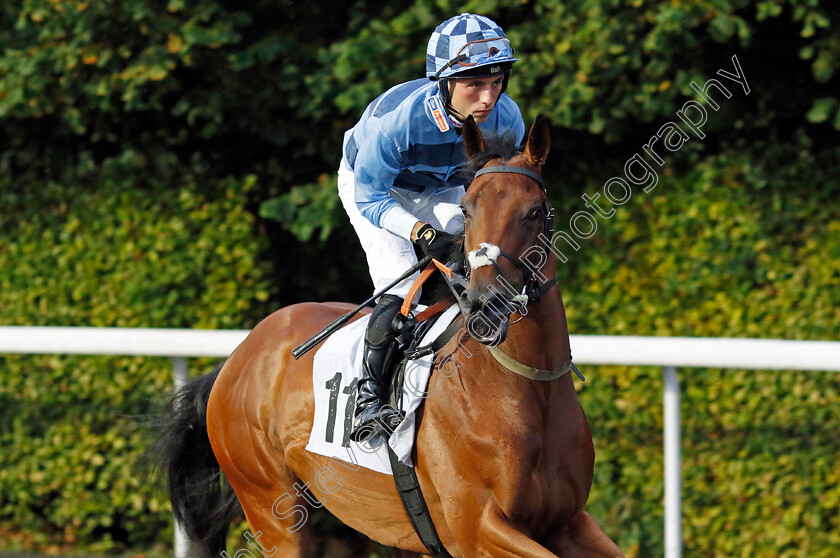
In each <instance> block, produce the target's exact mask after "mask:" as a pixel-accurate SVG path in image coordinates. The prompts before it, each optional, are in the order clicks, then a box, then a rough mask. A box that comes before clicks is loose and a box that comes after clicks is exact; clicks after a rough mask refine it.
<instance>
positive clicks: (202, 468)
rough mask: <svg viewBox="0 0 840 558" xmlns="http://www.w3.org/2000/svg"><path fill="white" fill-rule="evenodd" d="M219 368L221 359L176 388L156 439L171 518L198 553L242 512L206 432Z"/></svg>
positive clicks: (221, 545) (207, 551) (220, 539)
mask: <svg viewBox="0 0 840 558" xmlns="http://www.w3.org/2000/svg"><path fill="white" fill-rule="evenodd" d="M220 370H221V365H219V366H218V367H217V368H216V369H215V370H213V372H211V373H210V374H206V375H204V376H201V377H200V378H196V379H195V380H192V381H191V382H189V383H187V384H186V385H184V386H183V387H181V388H180V389H178V390H177V391H176V393H175V396H174V398H173V399H172V403H171V405H170V407H169V409H168V411H167V413H166V415H165V417H164V418H163V420H162V424H161V425H160V434H159V437H158V440H157V442H156V444H155V446H156V449H157V454H158V455H159V462H158V465H159V466H160V469H161V471H163V472H165V473H166V475H167V477H168V481H169V482H168V484H169V500H170V502H172V511H173V512H174V514H175V519H177V521H178V523H179V524H180V525H181V527H182V528H183V529H184V531H185V532H186V533H187V536H188V537H189V538H190V540H192V541H193V542H194V543H195V544H196V546H197V547H198V548H197V550H198V554H199V556H201V557H202V558H204V557H207V558H209V557H211V556H212V557H217V556H219V554H220V552H221V551H223V550H225V539H226V538H227V533H228V527H229V525H230V523H231V522H232V521H234V520H236V519H238V518H240V517H242V515H243V511H242V506H241V504H240V503H239V500H237V498H236V494H234V492H233V489H232V488H231V486H230V484H228V482H227V479H225V477H224V474H223V473H222V470H221V468H220V467H219V462H218V461H216V456H215V455H213V449H212V448H211V447H210V438H209V437H208V436H207V401H208V400H209V398H210V390H211V389H212V388H213V383H214V382H215V381H216V378H217V377H218V376H219V371H220Z"/></svg>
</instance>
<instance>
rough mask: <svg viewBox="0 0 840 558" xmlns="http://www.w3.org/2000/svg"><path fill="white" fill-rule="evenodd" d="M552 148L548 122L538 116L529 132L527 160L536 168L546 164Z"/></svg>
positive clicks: (541, 116) (526, 149) (526, 148)
mask: <svg viewBox="0 0 840 558" xmlns="http://www.w3.org/2000/svg"><path fill="white" fill-rule="evenodd" d="M550 147H551V136H550V134H549V131H548V120H546V119H545V118H543V115H541V114H538V115H537V119H536V120H534V125H533V126H531V131H530V132H528V143H527V144H526V145H525V160H527V161H528V162H529V163H530V164H532V165H534V166H535V167H539V166H541V165H543V164H544V163H545V159H546V157H548V150H549V148H550Z"/></svg>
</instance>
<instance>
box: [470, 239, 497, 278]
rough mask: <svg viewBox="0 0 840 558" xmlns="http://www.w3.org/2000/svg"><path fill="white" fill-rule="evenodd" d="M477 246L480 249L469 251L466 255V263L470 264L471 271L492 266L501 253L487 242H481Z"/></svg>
mask: <svg viewBox="0 0 840 558" xmlns="http://www.w3.org/2000/svg"><path fill="white" fill-rule="evenodd" d="M479 246H480V247H481V248H480V249H478V250H471V251H470V253H469V254H467V261H469V262H470V269H472V270H473V271H475V270H476V269H478V268H480V267H484V266H486V265H493V264H494V263H496V260H497V259H498V258H499V254H500V253H501V252H502V251H501V250H500V249H499V247H498V246H496V245H495V244H490V243H489V242H482V243H480V244H479Z"/></svg>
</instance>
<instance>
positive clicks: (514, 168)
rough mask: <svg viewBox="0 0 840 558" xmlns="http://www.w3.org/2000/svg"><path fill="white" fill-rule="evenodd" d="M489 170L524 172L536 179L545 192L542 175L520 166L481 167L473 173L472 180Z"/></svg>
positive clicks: (489, 171)
mask: <svg viewBox="0 0 840 558" xmlns="http://www.w3.org/2000/svg"><path fill="white" fill-rule="evenodd" d="M491 172H509V173H513V174H524V175H525V176H527V177H528V178H533V179H534V180H536V181H537V184H539V185H540V188H542V190H543V192H545V184H543V181H542V177H541V176H540V175H538V174H537V173H535V172H533V171H529V170H528V169H523V168H522V167H506V166H503V165H498V166H495V167H484V168H483V169H479V170H478V171H477V172H476V173H475V177H474V178H473V180H475V178H478V177H479V176H481V175H482V174H487V173H491Z"/></svg>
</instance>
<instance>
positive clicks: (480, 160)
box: [423, 132, 519, 305]
mask: <svg viewBox="0 0 840 558" xmlns="http://www.w3.org/2000/svg"><path fill="white" fill-rule="evenodd" d="M483 137H484V151H482V152H481V153H479V154H477V155H476V156H474V157H472V158H471V159H470V160H469V161H467V166H466V167H465V168H464V169H463V170H462V171H461V172H462V173H463V175H464V176H465V178H466V182H467V184H469V183H470V182H472V180H473V177H474V176H475V173H476V171H478V170H479V169H480V168H482V167H483V166H484V165H486V164H487V163H489V162H490V161H491V160H492V159H501V160H502V161H508V160H510V159H513V158H514V157H516V155H517V154H519V147H518V146H517V145H516V137H515V136H514V135H513V133H511V132H506V133H504V134H493V133H487V134H483ZM463 234H464V231H463V230H462V231H460V232H458V233H456V236H463ZM465 261H466V254H464V250H463V246H462V245H461V244H458V245H457V249H455V250H453V252H452V253H451V254H450V255H449V264H450V265H451V267H452V270H453V271H455V272H456V273H463V272H464V262H465ZM435 279H438V277H435ZM423 291H424V292H423V298H424V299H426V300H428V302H427V304H429V305H432V304H434V303H436V302H438V301H441V300H447V299H449V300H451V301H452V302H453V303H454V302H455V298H454V297H453V296H452V292H451V291H450V290H449V288H448V287H447V286H446V285H445V284H444V283H443V279H442V278H440V280H430V281H429V284H428V286H426V287H424V288H423ZM427 293H428V294H427ZM424 302H426V301H424Z"/></svg>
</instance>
